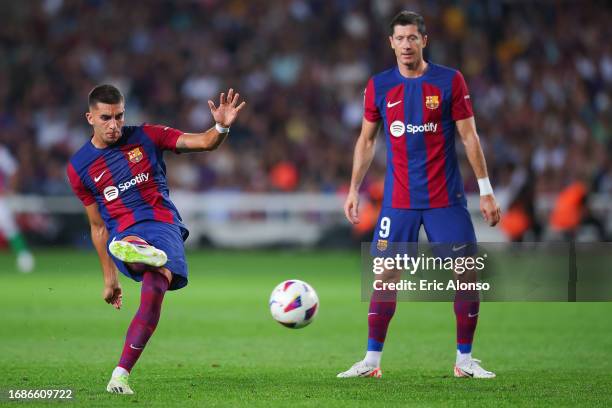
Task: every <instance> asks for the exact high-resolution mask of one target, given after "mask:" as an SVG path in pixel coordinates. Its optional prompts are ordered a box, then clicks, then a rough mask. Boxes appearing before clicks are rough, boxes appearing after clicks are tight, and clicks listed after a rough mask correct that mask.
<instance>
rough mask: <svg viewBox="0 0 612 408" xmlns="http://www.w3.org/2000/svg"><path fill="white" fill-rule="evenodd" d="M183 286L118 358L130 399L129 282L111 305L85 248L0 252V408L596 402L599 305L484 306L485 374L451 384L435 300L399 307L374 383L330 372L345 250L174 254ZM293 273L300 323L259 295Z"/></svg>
mask: <svg viewBox="0 0 612 408" xmlns="http://www.w3.org/2000/svg"><path fill="white" fill-rule="evenodd" d="M188 260H189V266H190V284H189V285H188V286H187V287H186V288H185V289H182V290H180V291H178V292H170V293H168V294H167V295H166V299H165V302H164V309H163V311H162V317H161V321H160V324H159V326H158V330H157V332H156V333H155V335H154V336H153V338H152V339H151V341H150V342H149V345H148V346H147V349H146V350H145V352H144V353H143V355H142V358H141V360H140V361H139V363H138V364H137V366H136V367H135V368H134V370H133V372H132V376H131V385H132V387H133V388H134V390H135V391H136V394H135V395H134V396H120V395H111V394H107V393H106V391H105V387H106V383H107V381H108V378H109V375H110V372H111V370H112V369H113V367H114V365H115V364H116V362H117V361H118V358H119V353H120V351H121V348H122V345H123V339H124V335H125V331H126V329H127V326H128V324H129V322H130V320H131V318H132V316H133V314H134V312H135V309H136V308H137V305H138V300H139V288H140V286H139V285H138V284H136V283H135V282H132V281H129V280H127V279H123V278H122V281H121V282H122V285H123V289H124V306H123V309H122V310H121V311H115V310H114V309H112V308H111V307H110V306H109V305H107V304H105V303H104V302H103V301H102V300H101V297H100V296H101V289H102V279H101V272H100V270H99V266H98V260H97V257H96V255H95V254H94V253H93V252H90V253H87V252H75V251H68V250H57V251H48V252H40V253H37V262H38V269H37V270H36V272H35V273H33V274H30V275H23V274H19V273H18V272H16V271H15V269H14V267H13V258H12V257H11V256H10V255H9V254H6V253H3V254H2V255H0V288H1V290H2V295H1V296H0V367H1V369H2V373H1V374H0V390H1V392H2V395H1V396H0V405H6V406H21V405H24V406H39V405H43V404H47V405H52V406H95V407H116V406H131V407H136V406H141V407H150V406H163V407H170V406H181V407H191V406H193V407H203V406H206V407H213V406H228V407H234V406H249V407H259V406H261V407H271V406H282V407H300V406H316V407H330V406H334V407H335V406H344V407H359V406H363V407H372V406H385V407H387V406H398V407H399V406H407V405H415V406H454V407H459V406H469V407H473V406H516V405H522V406H551V405H554V406H606V405H607V406H610V405H611V404H612V318H611V316H612V303H574V304H570V303H484V304H483V305H482V307H481V318H480V322H479V330H478V332H477V334H476V342H475V346H474V355H475V357H477V358H481V359H482V360H483V361H484V366H485V367H486V368H489V369H491V370H493V371H495V372H496V373H497V375H498V378H496V379H493V380H480V381H478V380H469V379H455V378H453V377H452V364H453V362H454V353H455V352H454V315H453V309H452V304H450V303H400V304H399V306H398V310H397V313H396V315H395V319H394V320H393V322H392V323H391V328H390V332H389V336H388V338H387V342H386V350H385V355H384V358H383V369H384V377H383V378H382V379H381V380H375V379H350V380H340V379H336V378H335V375H336V373H337V372H339V371H341V370H344V369H346V368H348V367H349V366H350V365H351V364H353V363H354V362H355V361H357V360H358V359H360V358H362V356H363V353H364V347H365V343H366V330H367V327H366V314H367V304H366V303H363V302H360V272H359V270H360V269H359V268H360V266H359V255H358V253H357V252H282V251H281V252H276V251H270V252H252V251H235V252H217V251H210V252H206V251H201V252H192V253H189V255H188ZM289 278H299V279H303V280H306V281H307V282H309V283H311V284H312V285H313V286H314V287H315V289H316V290H317V292H318V294H319V297H320V301H321V305H320V311H319V315H318V317H317V319H316V321H315V322H314V323H313V324H312V325H310V326H309V327H306V328H304V329H301V330H290V329H286V328H284V327H282V326H281V325H279V324H277V323H275V322H274V321H272V319H271V317H270V315H269V312H268V306H267V303H268V296H269V295H270V292H271V290H272V288H273V287H274V286H275V285H276V284H278V283H279V282H280V281H282V280H284V279H289ZM57 388H71V389H73V390H74V399H73V400H72V401H64V402H61V403H60V402H57V401H48V402H42V401H36V402H24V401H22V402H9V401H7V399H6V395H7V390H8V389H57Z"/></svg>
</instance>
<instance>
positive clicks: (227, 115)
mask: <svg viewBox="0 0 612 408" xmlns="http://www.w3.org/2000/svg"><path fill="white" fill-rule="evenodd" d="M239 99H240V94H239V93H237V92H236V93H234V90H233V89H232V88H230V90H229V91H228V92H227V97H226V96H225V93H222V94H221V95H219V106H215V103H214V102H213V101H211V100H209V101H208V106H209V107H210V113H212V115H213V119H214V120H215V123H216V125H215V126H214V127H212V128H210V129H208V130H207V131H206V132H204V133H183V134H182V135H181V136H179V138H178V140H177V141H176V150H177V151H179V152H203V151H210V150H215V149H216V148H217V147H219V146H221V143H223V141H224V140H225V138H226V137H227V135H228V133H229V128H230V126H231V125H232V123H234V121H235V120H236V117H238V113H239V112H240V110H241V109H242V108H243V107H244V105H246V102H244V101H243V102H242V103H240V104H238V101H239Z"/></svg>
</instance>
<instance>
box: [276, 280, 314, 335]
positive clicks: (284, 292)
mask: <svg viewBox="0 0 612 408" xmlns="http://www.w3.org/2000/svg"><path fill="white" fill-rule="evenodd" d="M318 311H319V297H318V296H317V292H315V290H314V289H313V288H312V286H310V285H309V284H307V283H306V282H303V281H301V280H297V279H291V280H286V281H284V282H281V283H280V284H279V285H278V286H277V287H275V288H274V290H273V291H272V295H270V312H271V313H272V317H273V318H274V320H276V321H277V322H279V323H280V324H282V325H283V326H285V327H289V328H291V329H299V328H302V327H305V326H308V325H309V324H310V322H312V320H313V319H314V317H315V316H316V315H317V312H318Z"/></svg>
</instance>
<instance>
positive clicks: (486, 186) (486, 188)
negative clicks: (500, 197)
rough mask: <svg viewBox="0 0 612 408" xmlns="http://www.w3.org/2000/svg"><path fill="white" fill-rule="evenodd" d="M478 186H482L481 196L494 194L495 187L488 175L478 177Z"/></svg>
mask: <svg viewBox="0 0 612 408" xmlns="http://www.w3.org/2000/svg"><path fill="white" fill-rule="evenodd" d="M478 188H480V195H481V196H486V195H491V194H493V187H492V186H491V181H490V180H489V178H488V177H484V178H480V179H478Z"/></svg>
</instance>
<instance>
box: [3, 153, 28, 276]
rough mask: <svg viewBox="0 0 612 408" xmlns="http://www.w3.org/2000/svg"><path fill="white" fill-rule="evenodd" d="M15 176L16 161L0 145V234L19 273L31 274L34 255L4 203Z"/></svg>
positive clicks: (14, 182)
mask: <svg viewBox="0 0 612 408" xmlns="http://www.w3.org/2000/svg"><path fill="white" fill-rule="evenodd" d="M16 174H17V161H16V160H15V158H14V157H13V155H12V154H11V153H10V151H9V150H8V149H7V148H6V147H4V146H2V145H0V234H2V235H3V236H4V238H6V240H7V241H8V243H9V246H10V247H11V249H12V250H13V252H15V254H16V255H17V268H18V269H19V271H20V272H32V270H33V269H34V255H32V253H31V252H30V250H29V249H28V245H27V243H26V240H25V239H24V237H23V235H22V234H21V231H19V226H18V225H17V222H16V220H15V217H14V215H13V211H12V210H11V207H10V206H9V205H8V203H7V202H6V196H8V195H9V194H10V193H11V191H12V190H14V188H15V184H16V181H15V177H16Z"/></svg>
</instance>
